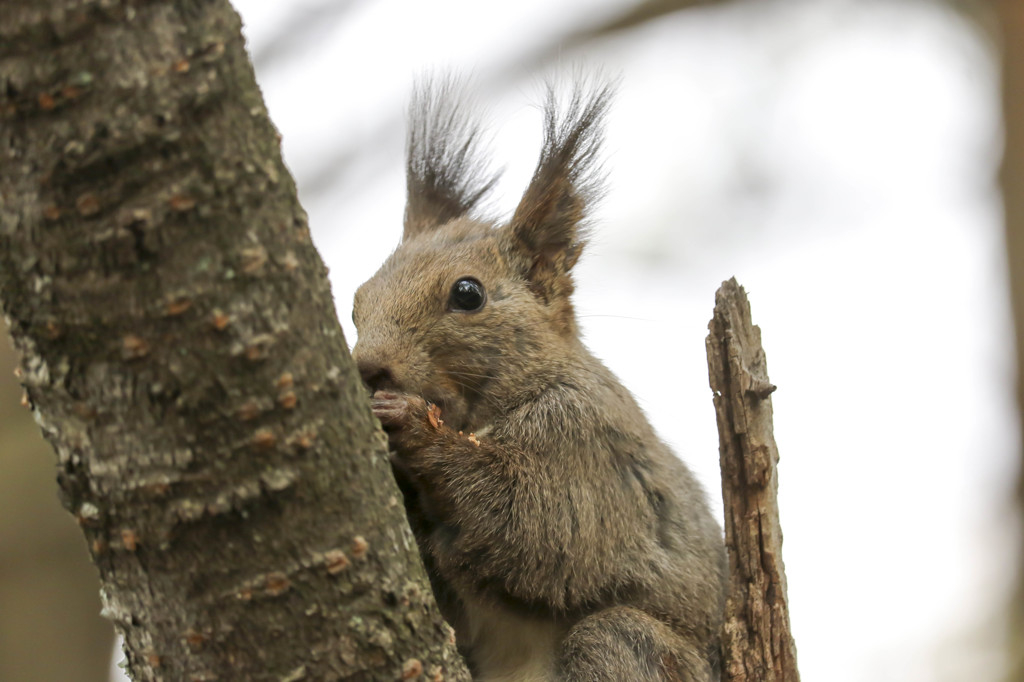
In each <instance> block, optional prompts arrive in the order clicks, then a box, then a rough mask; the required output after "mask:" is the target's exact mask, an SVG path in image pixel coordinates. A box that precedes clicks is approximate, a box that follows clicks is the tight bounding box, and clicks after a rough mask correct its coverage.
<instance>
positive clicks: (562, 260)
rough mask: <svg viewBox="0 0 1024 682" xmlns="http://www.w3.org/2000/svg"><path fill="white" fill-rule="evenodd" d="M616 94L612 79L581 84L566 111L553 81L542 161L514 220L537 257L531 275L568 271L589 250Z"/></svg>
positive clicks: (520, 242)
mask: <svg viewBox="0 0 1024 682" xmlns="http://www.w3.org/2000/svg"><path fill="white" fill-rule="evenodd" d="M611 96H612V86H611V85H608V84H605V85H601V86H600V87H588V86H587V85H577V86H576V88H575V90H574V91H573V94H572V98H571V99H570V101H569V104H568V107H567V109H566V110H565V112H563V113H560V112H559V108H558V102H557V98H556V96H555V92H554V88H553V87H552V86H551V85H549V86H548V94H547V101H546V102H545V105H544V146H543V148H542V149H541V154H540V161H539V162H538V163H537V169H536V170H535V171H534V173H533V179H532V180H530V185H529V187H527V189H526V192H525V193H524V194H523V198H522V199H521V200H520V202H519V206H518V207H516V211H515V214H514V215H513V216H512V221H511V223H509V230H510V231H511V233H512V235H513V237H514V241H515V242H516V244H517V246H518V248H519V249H520V250H521V251H524V252H525V253H526V255H527V256H528V257H529V258H530V259H531V261H532V264H533V265H532V268H531V272H530V276H531V278H534V279H536V278H538V277H544V276H545V275H547V276H555V277H558V276H560V275H564V274H566V273H568V272H569V270H570V269H572V266H573V265H575V264H576V261H577V259H578V258H579V256H580V253H581V252H582V250H583V245H584V242H585V241H586V234H585V219H586V217H587V211H588V209H589V208H590V207H591V204H593V202H594V201H595V200H596V199H597V198H598V196H599V195H600V193H601V188H602V185H603V182H602V181H603V174H602V173H601V168H600V165H599V164H598V159H597V157H598V151H599V148H600V145H601V140H602V136H603V131H602V125H603V123H604V116H605V114H606V112H607V110H608V105H609V101H610V99H611Z"/></svg>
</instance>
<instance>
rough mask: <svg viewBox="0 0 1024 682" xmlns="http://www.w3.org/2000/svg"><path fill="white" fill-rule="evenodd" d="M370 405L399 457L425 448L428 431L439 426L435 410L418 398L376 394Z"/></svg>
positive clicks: (399, 394) (394, 394) (380, 392)
mask: <svg viewBox="0 0 1024 682" xmlns="http://www.w3.org/2000/svg"><path fill="white" fill-rule="evenodd" d="M370 405H371V407H372V408H373V415H374V416H375V417H377V419H379V420H380V423H381V426H383V427H384V431H386V432H387V434H388V442H389V444H390V445H391V447H392V449H394V450H395V451H396V452H397V453H398V454H399V455H400V456H401V455H408V454H409V452H410V451H411V450H414V449H416V448H419V447H423V446H424V445H426V444H427V442H428V441H429V440H430V434H431V432H432V431H435V432H436V431H437V429H438V428H439V427H440V423H439V420H438V418H437V408H436V407H435V406H433V405H429V404H428V403H427V401H426V400H424V399H423V398H421V397H419V396H417V395H410V394H408V393H392V392H391V391H377V392H376V393H374V394H373V398H372V399H371V401H370Z"/></svg>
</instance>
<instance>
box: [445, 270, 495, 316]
mask: <svg viewBox="0 0 1024 682" xmlns="http://www.w3.org/2000/svg"><path fill="white" fill-rule="evenodd" d="M486 301H487V294H486V293H484V285H483V284H480V282H478V281H476V280H475V279H473V278H472V277H463V278H462V279H460V280H459V281H458V282H456V283H455V284H453V285H452V292H451V294H449V296H448V309H449V310H455V311H458V312H460V313H475V312H476V311H478V310H480V309H481V308H483V307H484V303H485V302H486Z"/></svg>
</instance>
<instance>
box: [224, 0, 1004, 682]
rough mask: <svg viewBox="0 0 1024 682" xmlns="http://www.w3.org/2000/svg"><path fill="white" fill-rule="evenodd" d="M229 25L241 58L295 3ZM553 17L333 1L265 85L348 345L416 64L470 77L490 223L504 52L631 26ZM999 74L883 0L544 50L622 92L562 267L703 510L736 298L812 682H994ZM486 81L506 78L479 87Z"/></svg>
mask: <svg viewBox="0 0 1024 682" xmlns="http://www.w3.org/2000/svg"><path fill="white" fill-rule="evenodd" d="M235 5H236V7H237V8H238V9H239V11H240V12H241V14H242V16H243V19H244V20H245V22H246V28H247V35H248V36H249V40H250V48H251V50H253V52H254V53H256V54H257V56H258V55H259V53H260V50H261V49H263V48H264V46H265V45H266V44H267V43H268V41H269V39H270V38H271V37H272V36H273V35H274V34H275V31H276V30H277V29H278V28H279V27H280V26H281V25H282V23H283V22H284V21H285V20H286V19H287V17H288V16H290V15H292V14H293V13H295V12H298V11H301V10H302V8H304V7H313V6H315V4H314V3H313V2H312V0H303V1H302V2H290V3H281V2H269V0H243V1H236V2H235ZM555 5H556V3H551V2H546V1H545V0H519V1H518V2H514V3H485V2H478V1H472V0H462V1H456V0H434V1H433V2H429V3H427V2H417V1H416V0H377V1H376V2H372V3H369V2H362V3H360V2H356V3H353V5H352V9H351V11H350V13H349V14H347V15H344V16H343V17H342V19H341V20H340V21H339V22H337V23H331V22H326V21H324V22H321V26H320V28H319V29H318V30H317V31H315V32H313V33H311V34H310V36H308V37H307V38H304V39H303V42H304V43H305V45H304V48H303V49H302V50H301V51H300V52H296V53H292V54H289V55H288V56H287V57H286V58H283V59H281V60H279V61H278V62H276V63H271V64H267V65H265V67H266V68H262V67H263V66H264V65H262V64H261V69H260V70H259V71H258V74H257V75H258V77H259V79H260V81H261V84H262V87H263V89H264V95H265V97H266V98H267V102H268V106H269V109H270V114H271V117H272V118H273V119H274V121H275V123H276V124H277V126H278V127H279V129H280V130H281V132H282V134H283V136H284V147H285V154H286V159H287V161H288V163H289V165H290V167H291V168H292V170H293V172H294V173H295V175H296V176H297V178H298V181H299V189H300V192H302V193H303V194H304V203H305V206H306V208H307V209H308V210H309V213H310V223H311V225H312V227H313V230H314V234H315V238H316V241H317V243H318V246H319V247H320V249H321V253H322V255H323V257H324V260H325V261H326V262H327V264H328V265H329V266H330V268H331V272H332V282H333V285H334V293H335V298H336V300H337V303H338V308H339V317H340V319H341V321H342V323H343V325H345V330H346V335H347V337H348V339H349V342H350V343H352V342H354V339H355V336H354V331H353V330H352V328H351V324H350V322H349V310H350V303H351V296H352V293H353V292H354V290H355V288H356V286H358V284H359V283H361V282H362V281H363V280H364V279H366V278H367V277H368V276H369V275H370V274H372V272H373V271H374V270H375V269H376V267H377V266H378V265H379V264H380V262H381V261H382V260H383V259H384V257H385V256H386V255H387V253H388V252H390V250H391V249H392V248H393V247H394V245H395V244H396V243H397V240H398V237H399V233H400V222H401V215H402V210H403V202H404V197H403V186H402V165H401V164H402V160H401V153H402V142H403V140H402V134H403V132H402V130H401V128H394V129H389V128H388V127H387V126H384V127H381V126H382V124H384V123H386V122H388V121H391V120H395V121H396V122H397V121H400V119H401V116H402V114H403V112H404V106H405V99H406V97H407V94H408V90H409V85H410V83H411V82H412V79H413V77H414V75H415V74H417V73H420V72H422V71H423V70H424V69H425V68H428V67H442V68H445V67H448V68H453V69H455V70H459V71H464V72H473V73H474V74H475V75H476V76H477V77H478V78H479V79H480V80H481V81H482V82H484V83H488V87H487V88H485V92H484V95H485V99H487V100H488V102H489V104H490V106H491V118H492V120H493V122H494V130H495V141H494V150H495V154H494V157H495V160H496V162H497V163H498V164H504V165H505V167H506V169H507V173H506V177H505V180H504V182H503V183H502V185H501V187H500V188H499V193H500V194H501V195H502V198H501V200H499V201H497V202H496V206H497V207H498V208H500V209H502V210H506V211H508V210H510V209H511V207H513V206H514V203H515V201H516V199H517V198H518V196H519V194H520V193H521V191H522V189H523V187H524V185H525V181H526V178H527V177H528V176H529V174H530V172H531V171H532V165H533V163H534V162H535V160H536V154H537V151H538V149H539V147H538V145H539V141H540V115H539V111H538V109H537V107H536V104H537V103H538V102H539V101H540V92H541V89H540V87H539V83H540V81H541V78H542V77H543V75H545V74H537V73H533V72H530V71H528V69H527V67H525V66H522V67H520V66H518V65H517V60H519V59H521V55H522V54H524V53H527V52H529V51H531V50H533V49H535V48H537V47H539V46H541V45H543V44H545V42H546V41H548V40H551V39H552V38H553V37H554V36H558V35H560V34H562V33H563V32H564V31H566V30H567V29H568V28H571V27H574V26H581V25H584V24H585V22H588V21H594V20H597V19H598V18H599V17H601V16H604V15H607V14H608V13H609V12H614V10H615V8H616V7H622V6H624V5H623V3H618V2H614V1H612V0H600V1H598V0H562V2H559V3H557V10H556V9H554V6H555ZM992 58H993V57H992V54H990V52H989V51H988V49H987V48H986V46H985V44H984V42H983V41H982V40H981V37H980V36H979V35H977V34H976V33H974V32H972V30H971V29H969V28H968V27H966V26H965V25H963V24H962V23H960V22H958V21H957V20H956V18H955V17H954V16H952V15H951V14H949V13H948V12H943V11H939V10H937V9H934V8H933V7H932V6H931V5H929V4H928V3H926V2H919V3H907V4H904V3H899V2H892V1H891V0H890V1H889V2H869V1H861V2H852V1H850V2H844V1H839V0H815V1H810V0H807V1H798V2H780V1H775V0H756V1H754V2H748V3H740V4H736V5H733V6H730V7H728V8H725V9H710V10H704V9H702V10H692V11H689V12H686V13H682V14H679V15H677V16H675V17H670V18H667V19H664V20H662V21H660V22H657V23H655V24H652V25H650V26H647V27H645V28H643V29H641V30H635V31H631V32H627V33H623V34H621V35H619V36H617V37H615V38H612V39H607V40H605V41H603V42H601V43H600V44H597V45H594V46H592V47H590V48H587V49H586V50H585V51H582V52H581V51H568V50H567V51H566V52H565V53H564V54H563V55H562V63H563V65H564V66H565V67H566V68H564V69H562V70H563V71H568V70H569V67H571V66H572V65H573V64H574V63H576V62H578V61H580V60H582V61H583V62H584V63H585V64H586V65H587V66H590V67H594V68H601V69H603V70H604V71H606V72H610V73H612V74H620V75H621V80H622V87H621V91H620V95H619V97H618V99H617V101H616V104H615V108H614V110H613V113H612V115H611V117H610V120H609V130H608V143H607V159H608V162H607V163H608V168H609V170H610V171H611V177H610V186H609V187H610V192H609V194H608V197H607V199H606V201H605V202H604V204H603V205H602V209H601V210H600V212H599V216H598V217H599V224H598V230H599V235H598V238H597V240H596V243H595V244H593V245H592V246H593V248H591V249H590V252H589V254H588V255H587V256H586V257H585V260H584V262H583V263H582V264H581V266H580V270H579V280H580V282H579V287H578V289H579V295H578V298H577V304H578V309H579V311H580V314H581V316H582V323H583V326H584V328H585V331H586V337H587V341H588V344H589V345H590V346H591V348H593V349H594V350H595V352H597V354H598V355H599V356H601V357H602V358H604V359H605V360H606V362H607V363H608V364H609V366H611V367H612V369H613V370H615V371H616V373H618V374H619V376H620V377H621V378H622V379H623V381H624V383H625V384H626V385H627V386H629V387H630V388H631V389H632V390H633V391H634V393H636V395H637V396H638V398H639V399H640V400H641V403H642V404H643V405H644V407H645V409H646V410H647V411H648V413H649V415H650V417H651V419H652V421H653V422H654V424H655V426H656V427H657V428H658V430H659V432H660V433H661V434H662V435H663V436H664V437H665V438H666V440H668V441H669V442H670V443H672V444H673V445H674V446H675V447H676V449H677V451H678V452H679V453H680V454H681V456H682V457H683V459H684V460H685V461H687V462H688V463H689V464H690V465H691V466H692V467H693V468H694V469H695V470H696V471H697V472H698V474H699V475H700V476H701V478H702V479H703V480H704V481H705V484H706V486H707V488H708V489H709V491H710V493H711V497H712V499H713V501H714V504H715V505H716V508H717V509H719V510H720V509H721V502H720V499H719V497H720V491H719V484H718V460H717V434H716V431H715V420H714V412H713V408H712V405H711V395H710V389H709V388H708V380H707V365H706V360H705V354H704V336H705V335H706V333H707V321H708V319H709V318H710V315H711V308H712V305H713V301H714V291H715V289H716V288H717V286H718V284H719V283H720V282H721V280H723V279H726V278H728V277H730V276H732V275H735V276H736V277H737V278H738V279H739V281H740V283H741V284H744V285H745V286H746V288H747V291H748V293H749V295H750V298H751V303H752V307H753V313H754V319H755V322H757V323H759V324H760V326H761V329H762V331H763V335H764V343H765V347H766V350H767V353H768V362H769V370H770V375H771V379H772V381H773V382H774V383H776V384H778V386H779V390H778V392H777V393H776V394H775V395H774V397H773V400H774V408H775V423H776V437H777V440H778V443H779V448H780V451H781V454H782V463H781V469H780V472H781V474H780V475H781V489H780V507H781V512H782V521H783V528H784V530H785V545H784V552H785V554H784V558H785V561H786V567H787V573H788V577H789V587H790V600H791V611H792V621H793V630H794V633H795V635H796V640H797V645H798V651H799V661H800V668H801V672H802V675H803V678H804V679H805V680H809V681H810V680H829V681H830V682H853V681H858V682H860V681H865V682H866V681H871V682H886V681H889V680H893V681H896V680H899V681H901V682H916V681H921V682H925V681H927V682H947V681H948V682H953V681H963V682H968V681H971V682H976V681H978V680H996V679H997V678H998V671H999V667H998V666H999V665H1000V664H1001V659H1000V653H999V649H1000V647H1001V646H1002V644H1003V642H1002V640H1001V630H1000V628H1001V622H1000V621H999V620H998V618H999V613H998V607H999V606H1000V605H1001V604H1003V603H1005V601H1006V599H1007V592H1006V589H1007V584H1008V581H1009V575H1010V573H1009V569H1010V567H1011V566H1012V561H1013V556H1014V554H1013V544H1012V542H1013V538H1014V536H1013V534H1012V533H1011V529H1010V528H1008V527H1007V525H1006V524H1007V521H1006V519H1007V518H1008V516H1009V509H1010V508H1009V491H1010V489H1011V486H1012V482H1013V476H1014V475H1015V468H1014V465H1013V461H1014V455H1015V452H1016V449H1017V447H1018V439H1019V436H1018V430H1017V427H1016V425H1015V422H1014V414H1013V409H1012V408H1013V403H1012V385H1013V383H1012V381H1013V361H1012V357H1011V346H1010V333H1011V323H1010V320H1009V317H1008V316H1009V307H1008V302H1007V293H1006V292H1007V284H1006V281H1005V279H1006V272H1005V269H1006V266H1005V263H1004V255H1003V251H1002V248H1003V247H1002V242H1001V238H1002V237H1001V225H1000V222H999V221H1000V219H1001V213H1000V211H1001V209H1000V207H999V204H998V196H997V194H996V189H995V173H996V168H997V160H998V153H999V145H1000V139H999V131H998V110H997V107H998V93H997V76H996V74H995V72H994V67H993V64H992V61H991V60H992ZM554 71H555V72H557V71H559V69H555V70H554ZM499 72H501V73H509V72H511V73H513V74H519V76H518V77H517V79H516V80H514V81H511V82H504V83H499V84H497V87H495V84H494V83H493V82H491V81H489V80H488V78H489V76H493V75H494V74H496V73H499ZM546 73H548V74H550V73H552V71H548V72H546ZM366 140H369V141H370V142H369V144H370V145H373V146H374V147H376V149H372V150H371V151H372V152H373V153H367V154H365V155H364V156H360V157H358V158H357V160H356V162H354V163H353V165H352V166H351V167H350V168H348V169H347V170H345V171H344V172H343V173H341V174H340V175H339V176H338V178H337V181H336V183H337V184H336V186H335V185H332V186H330V187H329V188H328V189H327V191H326V192H323V193H320V194H318V195H315V196H314V195H311V194H309V193H308V191H307V190H308V187H309V183H311V182H312V178H313V177H315V176H316V174H317V172H318V170H319V169H322V168H323V167H324V164H325V162H327V161H328V160H329V159H331V158H332V157H331V153H332V151H335V150H339V149H343V148H344V147H345V146H350V145H358V144H360V143H362V144H363V145H364V146H365V145H366V144H367V142H366Z"/></svg>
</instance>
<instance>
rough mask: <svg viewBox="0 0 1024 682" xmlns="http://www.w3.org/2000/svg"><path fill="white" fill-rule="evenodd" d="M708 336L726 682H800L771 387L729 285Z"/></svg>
mask: <svg viewBox="0 0 1024 682" xmlns="http://www.w3.org/2000/svg"><path fill="white" fill-rule="evenodd" d="M708 329H709V332H710V333H709V334H708V338H707V351H708V373H709V375H710V379H711V390H712V392H713V393H714V403H715V414H716V417H717V421H718V438H719V454H720V457H721V468H722V497H723V498H724V501H725V544H726V548H727V549H728V553H729V574H730V586H729V597H728V599H727V601H726V610H725V624H724V626H723V630H722V660H723V669H724V672H723V680H724V681H725V682H799V679H800V674H799V672H798V671H797V665H796V644H795V643H794V642H793V636H792V634H791V632H790V628H789V606H788V604H787V602H786V594H787V589H786V572H785V567H784V566H783V563H782V527H781V525H780V523H779V507H778V503H777V499H776V497H777V492H778V470H777V466H776V465H777V464H778V461H779V452H778V449H777V448H776V446H775V437H774V435H773V433H772V401H771V397H770V396H771V393H772V392H773V391H774V390H775V386H773V385H772V384H771V383H770V382H769V381H768V366H767V361H766V359H765V354H764V349H763V348H762V347H761V330H760V329H759V328H758V327H756V326H754V324H753V323H752V322H751V318H750V304H749V303H748V301H747V295H746V292H744V290H743V288H742V287H741V286H739V284H737V283H736V280H735V279H730V280H729V281H728V282H723V284H722V286H721V288H719V290H718V291H717V292H716V294H715V313H714V317H713V318H712V320H711V322H710V324H709V325H708Z"/></svg>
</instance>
